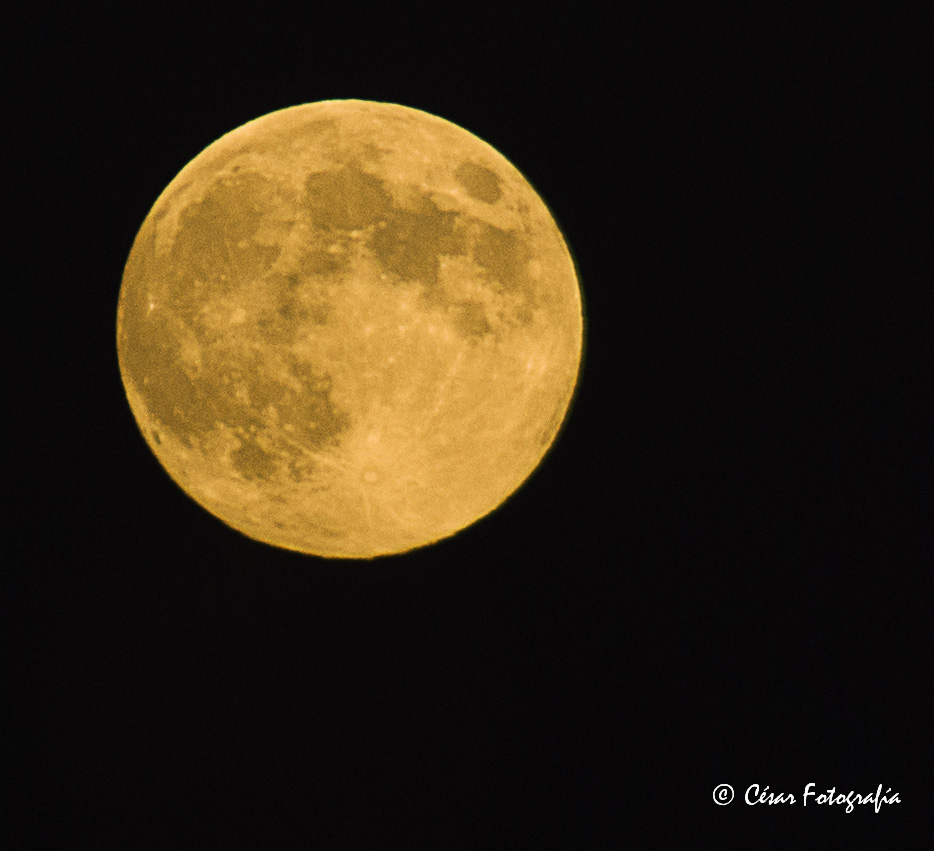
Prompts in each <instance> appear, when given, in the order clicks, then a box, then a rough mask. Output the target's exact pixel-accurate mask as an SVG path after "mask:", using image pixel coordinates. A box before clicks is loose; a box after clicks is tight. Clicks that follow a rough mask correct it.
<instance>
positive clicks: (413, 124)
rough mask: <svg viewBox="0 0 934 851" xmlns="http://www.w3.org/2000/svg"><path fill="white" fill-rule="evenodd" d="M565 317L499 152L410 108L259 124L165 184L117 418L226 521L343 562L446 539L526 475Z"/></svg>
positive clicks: (549, 406) (144, 244) (570, 312)
mask: <svg viewBox="0 0 934 851" xmlns="http://www.w3.org/2000/svg"><path fill="white" fill-rule="evenodd" d="M582 326H583V322H582V310H581V298H580V291H579V288H578V283H577V278H576V275H575V271H574V265H573V263H572V261H571V258H570V255H569V253H568V250H567V247H566V246H565V243H564V241H563V239H562V236H561V234H560V232H559V231H558V228H557V227H556V225H555V222H554V221H553V219H552V217H551V215H550V214H549V212H548V210H547V208H546V207H545V205H544V204H543V202H542V201H541V199H540V198H539V197H538V195H537V194H536V193H535V191H534V190H533V189H532V188H531V186H530V185H529V184H528V183H527V182H526V181H525V179H524V178H523V177H522V175H521V174H520V173H519V172H518V171H517V170H516V169H515V168H514V167H513V166H512V165H511V164H510V163H509V162H508V161H507V160H506V159H505V158H504V157H503V156H502V155H501V154H499V153H498V152H497V151H495V150H494V149H493V148H491V147H490V146H489V145H487V144H486V143H484V142H482V141H481V140H479V139H478V138H476V137H475V136H473V135H471V134H470V133H468V132H467V131H465V130H463V129H461V128H460V127H457V126H456V125H454V124H451V123H449V122H447V121H445V120H443V119H440V118H437V117H435V116H432V115H429V114H427V113H424V112H420V111H418V110H415V109H410V108H407V107H403V106H398V105H393V104H383V103H371V102H365V101H325V102H321V103H313V104H306V105H303V106H297V107H292V108H289V109H284V110H281V111H279V112H274V113H271V114H269V115H266V116H264V117H262V118H259V119H257V120H255V121H252V122H250V123H248V124H246V125H244V126H242V127H240V128H238V129H237V130H234V131H233V132H231V133H229V134H227V135H226V136H224V137H222V138H221V139H220V140H218V141H217V142H215V143H214V144H212V145H210V146H209V147H208V148H207V149H206V150H204V151H203V152H202V153H201V154H199V155H198V156H197V157H196V158H195V159H194V160H192V161H191V162H190V163H189V164H188V165H187V166H186V167H185V168H184V169H183V170H182V171H181V173H180V174H179V175H178V176H177V177H176V178H175V179H174V180H173V181H172V183H171V184H170V185H169V186H168V187H167V188H166V190H165V191H164V192H163V193H162V195H161V196H160V197H159V199H158V200H157V201H156V203H155V205H154V206H153V208H152V210H151V211H150V213H149V215H148V216H147V217H146V219H145V221H144V223H143V225H142V228H141V229H140V231H139V234H138V235H137V237H136V240H135V242H134V244H133V248H132V252H131V254H130V257H129V260H128V262H127V265H126V270H125V274H124V278H123V284H122V288H121V291H120V299H119V306H118V315H117V350H118V356H119V364H120V371H121V375H122V377H123V382H124V386H125V389H126V394H127V398H128V399H129V403H130V406H131V408H132V411H133V414H134V416H135V417H136V420H137V422H138V424H139V426H140V429H141V430H142V433H143V435H144V437H145V439H146V441H147V442H148V444H149V446H150V447H151V449H152V451H153V452H154V453H155V455H156V457H157V458H158V459H159V461H160V462H161V464H162V465H163V466H164V467H165V469H166V470H167V471H168V473H169V474H170V475H171V477H172V478H173V479H174V480H175V481H176V482H177V483H178V484H179V485H180V486H181V487H182V488H183V489H184V490H185V491H186V492H187V493H188V494H189V495H190V496H191V497H192V498H193V499H195V500H196V501H197V502H198V503H200V504H201V505H202V506H204V507H205V508H206V509H207V510H208V511H210V512H211V513H212V514H214V515H216V516H217V517H219V518H220V519H221V520H223V521H224V522H225V523H227V524H228V525H230V526H232V527H233V528H235V529H238V530H240V531H241V532H243V533H245V534H246V535H248V536H250V537H252V538H255V539H258V540H261V541H265V542H267V543H270V544H273V545H276V546H280V547H285V548H288V549H292V550H298V551H301V552H305V553H313V554H317V555H321V556H326V557H337V558H369V557H373V556H377V555H383V554H390V553H397V552H402V551H405V550H409V549H412V548H414V547H419V546H422V545H425V544H428V543H431V542H433V541H437V540H439V539H441V538H443V537H446V536H448V535H451V534H453V533H455V532H457V531H458V530H460V529H463V528H464V527H466V526H468V525H469V524H471V523H472V522H474V521H475V520H477V519H478V518H480V517H482V516H483V515H485V514H487V513H489V512H490V511H492V510H493V509H495V508H496V507H497V506H498V505H500V504H501V503H502V501H503V500H504V499H506V498H507V497H508V496H509V495H510V494H511V493H512V492H513V491H514V490H515V489H516V488H517V487H519V485H520V484H521V483H522V482H523V481H524V480H525V479H526V477H527V476H528V475H529V474H530V473H531V472H532V471H533V470H534V469H535V467H536V466H537V465H538V463H539V462H540V460H541V459H542V456H543V455H544V453H545V452H546V451H547V449H548V447H549V446H550V444H551V443H552V441H553V439H554V437H555V434H556V432H557V430H558V428H559V427H560V425H561V422H562V420H563V418H564V416H565V413H566V411H567V408H568V404H569V402H570V400H571V397H572V394H573V390H574V387H575V384H576V380H577V373H578V367H579V363H580V356H581V345H582V331H583V327H582Z"/></svg>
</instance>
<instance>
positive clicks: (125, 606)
mask: <svg viewBox="0 0 934 851" xmlns="http://www.w3.org/2000/svg"><path fill="white" fill-rule="evenodd" d="M506 5H508V4H506ZM712 5H715V4H701V5H698V4H689V3H684V4H673V7H672V8H671V9H669V10H667V11H666V10H664V9H660V8H658V7H657V6H656V5H655V4H649V5H646V7H645V9H644V10H643V9H641V8H640V7H638V6H634V5H630V4H627V5H626V6H625V9H626V11H625V12H619V13H617V14H618V16H616V15H614V16H611V17H608V18H606V19H605V20H600V19H599V18H597V17H595V16H594V15H593V14H592V13H584V12H576V11H568V10H567V9H565V11H563V12H561V13H549V12H548V11H546V9H545V8H544V6H543V7H541V8H539V9H538V10H537V11H529V12H527V13H523V14H521V15H520V14H512V15H510V14H508V13H507V12H504V11H503V10H499V11H495V12H494V11H493V9H492V8H491V9H487V10H484V9H483V8H482V7H481V8H478V7H457V6H455V5H453V4H443V5H442V6H441V8H439V9H437V10H436V11H435V12H434V13H432V14H429V15H427V16H426V15H425V13H424V12H423V11H416V10H415V9H414V8H413V9H409V10H406V9H399V8H397V7H394V8H393V9H392V10H391V11H389V10H383V11H382V12H380V13H378V14H375V13H374V12H373V11H372V10H371V9H369V8H367V7H365V6H348V7H345V8H344V9H343V10H342V11H337V10H336V9H334V8H332V7H331V6H321V5H317V4H316V5H313V6H308V7H307V11H305V12H300V11H298V12H291V11H289V12H286V11H284V10H281V9H277V8H276V6H275V5H269V6H266V5H264V6H262V7H259V6H258V7H256V8H254V9H252V10H246V9H244V10H238V9H237V7H235V6H234V5H233V4H227V5H220V4H201V5H200V6H199V7H198V8H190V9H189V10H188V11H181V10H171V9H169V8H167V7H164V6H161V5H158V4H156V5H147V6H135V5H131V6H128V7H127V9H126V10H125V11H123V12H121V13H119V14H116V15H115V16H110V15H108V16H104V15H97V16H93V15H91V13H89V12H88V11H87V9H85V8H82V7H80V6H77V5H72V4H69V5H64V4H58V6H57V7H56V4H44V5H43V6H42V17H41V20H40V19H38V18H37V17H36V18H31V17H30V16H29V14H28V13H26V12H14V13H13V17H12V19H10V23H11V25H10V26H5V27H4V33H5V34H4V36H3V40H4V51H3V62H4V63H5V65H6V68H7V70H6V71H5V72H4V80H5V86H6V87H7V91H8V94H12V101H8V106H7V108H6V110H5V121H4V124H5V130H4V134H3V136H4V144H5V145H9V146H10V152H9V154H8V156H7V157H6V158H5V163H6V174H5V181H4V182H5V184H6V187H7V197H6V199H5V200H6V204H5V207H6V211H7V221H6V224H5V228H4V230H5V237H6V239H5V242H6V257H5V263H4V267H5V269H6V281H5V284H6V285H5V301H4V303H5V310H4V323H5V326H6V329H5V330H6V332H5V333H4V334H3V335H0V336H2V340H3V345H4V346H5V347H7V346H9V349H7V351H6V352H5V356H4V357H3V364H4V370H5V372H6V377H5V379H4V390H5V392H4V396H5V401H4V405H3V416H2V419H0V422H2V462H3V481H4V493H5V496H6V498H7V504H8V506H9V507H8V510H7V512H5V515H4V516H5V535H4V546H3V549H4V556H3V567H2V568H0V583H2V584H0V616H2V620H0V629H2V633H0V663H2V669H0V676H2V679H0V701H2V702H0V713H2V714H0V722H2V727H0V732H2V738H0V747H2V750H0V789H2V798H0V847H3V848H5V849H6V848H9V849H16V851H18V850H19V849H32V848H42V849H48V848H73V847H79V846H82V845H89V846H93V847H95V848H120V849H128V848H137V847H149V846H152V847H160V848H183V847H184V848H212V847H217V848H240V847H243V848H291V847H302V848H327V849H330V848H343V847H353V848H366V849H377V848H391V847H400V848H415V847H429V848H434V849H442V848H443V849H454V848H469V849H488V848H500V847H502V848H536V849H543V848H561V849H602V851H608V850H609V849H619V848H625V847H639V848H664V847H676V848H688V847H691V848H693V847H723V846H726V845H729V844H731V843H734V842H735V843H737V844H738V845H739V846H740V847H747V848H752V847H755V848H772V847H775V848H779V847H828V848H829V847H846V848H858V847H873V848H878V847H921V846H918V845H914V844H912V845H911V846H910V845H909V843H915V842H917V839H918V836H919V835H920V834H919V831H925V835H926V837H927V838H930V837H931V836H932V835H934V827H932V812H934V803H932V801H934V797H932V795H934V783H932V778H931V766H932V747H931V734H930V717H929V716H930V714H931V713H930V710H931V705H930V701H929V699H928V686H929V685H930V682H931V638H930V616H931V603H932V599H934V598H932V593H931V592H932V587H931V579H930V575H931V567H932V564H934V417H932V412H931V404H930V402H931V398H930V397H931V388H932V384H931V381H930V371H931V370H930V367H931V326H932V312H931V310H930V309H929V307H928V304H927V301H928V298H929V291H930V287H931V278H932V265H931V263H930V258H929V256H926V252H928V251H929V250H930V243H931V233H930V230H929V228H928V226H927V225H926V223H925V216H929V215H930V198H931V195H930V191H929V189H930V181H929V180H928V176H929V172H930V164H931V159H930V152H931V150H934V140H932V134H931V125H930V116H931V104H932V92H934V82H932V81H934V74H932V67H931V59H930V50H929V45H927V44H926V43H924V42H925V40H924V39H923V38H922V35H921V33H922V32H923V31H922V29H921V27H920V18H919V19H918V20H917V21H913V20H911V19H909V17H908V16H900V15H897V14H896V13H893V12H888V11H881V10H880V11H878V12H876V13H874V14H871V15H866V16H865V17H863V18H855V17H851V16H850V14H847V15H843V14H841V15H839V16H834V15H829V14H823V15H820V14H816V13H812V17H810V18H806V19H805V18H798V17H796V16H795V15H793V14H792V13H790V12H787V13H786V12H782V11H767V10H763V9H759V8H756V10H755V11H750V12H747V13H746V14H745V16H743V15H739V16H737V15H736V14H735V13H733V12H731V13H730V14H726V13H719V12H716V13H714V12H713V10H712V9H707V8H704V6H712ZM758 5H760V4H757V6H758ZM766 5H770V4H766ZM192 6H193V7H194V6H197V4H192ZM23 8H25V7H23ZM568 8H570V7H568ZM374 15H375V16H374ZM347 97H354V98H362V99H369V100H384V101H391V102H398V103H402V104H405V105H408V106H413V107H417V108H420V109H423V110H425V111H428V112H431V113H434V114H437V115H440V116H442V117H444V118H446V119H448V120H450V121H453V122H455V123H457V124H460V125H461V126H463V127H465V128H467V129H468V130H470V131H471V132H473V133H475V134H476V135H478V136H480V137H481V138H482V139H484V140H486V141H487V142H489V143H490V144H492V145H493V146H494V147H496V148H498V149H499V150H500V151H501V152H502V153H503V154H505V155H506V156H507V157H508V158H509V159H510V160H511V161H513V162H514V163H515V164H516V165H517V167H519V168H520V170H522V171H523V173H524V174H525V175H526V176H527V177H528V178H529V180H530V181H531V182H532V183H533V185H534V186H535V187H536V188H537V189H538V191H539V192H540V193H541V195H542V196H543V198H544V199H545V201H546V202H547V203H548V204H549V206H550V208H551V209H552V211H553V213H554V214H555V217H556V218H557V220H558V222H559V225H560V226H561V228H562V230H563V232H564V234H565V236H566V238H567V241H568V243H569V245H570V247H571V249H572V251H573V253H574V256H575V259H576V262H577V265H578V270H579V273H580V278H581V281H582V286H583V290H584V295H585V299H586V320H587V342H586V359H585V363H584V369H583V373H582V378H581V381H580V384H579V388H578V393H577V396H576V399H575V402H574V405H573V408H572V411H571V415H570V417H569V419H568V420H567V423H566V426H565V428H564V430H563V432H562V434H561V436H560V438H559V441H558V443H557V444H556V446H555V447H554V448H553V450H552V451H551V453H550V454H549V455H548V457H547V459H546V462H545V463H544V465H543V466H542V467H541V468H540V469H539V470H538V471H537V472H536V473H535V474H534V475H533V476H532V477H531V479H530V480H529V481H528V482H527V483H526V484H525V486H524V487H523V488H521V489H520V491H519V492H518V493H516V494H515V495H514V497H513V498H512V499H511V500H509V501H508V502H507V503H506V504H505V505H504V506H503V507H502V508H501V509H500V510H499V511H497V512H495V513H494V514H493V515H491V516H489V517H488V518H486V519H484V520H483V521H481V522H480V523H478V524H477V525H475V526H474V527H472V528H470V529H468V530H466V531H464V532H462V533H461V534H459V535H457V536H455V537H454V538H451V539H448V540H446V541H444V542H442V543H439V544H438V545H436V546H433V547H430V548H427V549H423V550H420V551H416V552H414V553H411V554H408V555H404V556H399V557H395V558H386V559H381V560H378V561H375V562H361V563H341V562H336V563H335V562H327V561H324V560H320V559H316V558H313V557H305V556H300V555H298V554H294V553H289V552H285V551H278V550H276V549H274V548H271V547H268V546H266V545H263V544H260V543H257V542H254V541H252V540H249V539H247V538H245V537H243V536H242V535H240V534H239V533H237V532H235V531H233V530H230V529H228V528H227V527H226V526H224V525H223V524H222V523H220V522H219V521H217V520H215V519H214V518H213V517H212V516H211V515H209V514H208V513H206V512H205V511H204V510H202V509H201V508H200V507H198V506H197V505H196V504H195V503H193V502H192V501H191V500H190V499H189V498H188V497H187V496H185V495H184V494H183V493H182V492H181V490H180V489H178V488H177V487H176V485H175V484H174V483H173V482H172V481H171V480H170V479H169V478H168V476H167V475H166V474H165V473H164V472H163V471H162V469H161V467H160V466H159V464H158V463H157V461H156V460H155V458H154V457H153V456H152V455H151V454H150V452H149V450H148V448H147V447H146V445H145V443H144V441H143V440H142V438H141V436H140V434H139V432H138V430H137V427H136V424H135V422H134V420H133V418H132V415H131V413H130V410H129V406H128V405H127V403H126V400H125V397H124V395H123V388H122V385H121V382H120V376H119V372H118V368H117V360H116V346H115V315H116V304H117V295H118V290H119V286H120V279H121V274H122V270H123V264H124V263H125V261H126V257H127V255H128V253H129V250H130V246H131V244H132V241H133V238H134V236H135V234H136V231H137V229H138V227H139V226H140V224H141V223H142V221H143V219H144V217H145V215H146V213H147V212H148V210H149V208H150V206H151V205H152V203H153V202H154V201H155V199H156V197H157V196H158V195H159V193H160V192H161V191H162V189H163V188H164V187H165V186H166V185H167V184H168V183H169V181H170V180H171V179H172V178H173V177H174V176H175V174H176V173H177V172H178V171H179V170H180V168H181V167H182V166H183V165H185V164H186V163H187V162H188V161H189V160H190V159H192V157H194V156H195V155H196V154H197V153H199V152H200V151H201V150H202V149H203V148H204V147H206V146H207V145H208V144H210V143H211V142H213V141H214V140H215V139H217V138H218V137H219V136H221V135H222V134H223V133H225V132H227V131H229V130H231V129H233V128H235V127H237V126H239V125H241V124H243V123H245V122H246V121H248V120H251V119H253V118H256V117H258V116H260V115H263V114H265V113H267V112H271V111H273V110H275V109H280V108H284V107H287V106H292V105H295V104H298V103H303V102H310V101H316V100H325V99H331V98H347ZM808 782H814V783H816V784H817V788H818V790H824V789H826V788H828V787H830V786H836V787H837V788H838V790H843V791H849V790H850V789H855V790H857V791H866V790H869V791H873V790H875V788H876V786H877V784H879V783H881V784H882V786H883V791H885V789H887V788H891V789H892V790H893V791H897V792H898V793H899V795H900V797H901V799H902V801H903V803H901V804H899V805H897V806H890V807H885V808H884V809H883V811H882V812H880V813H878V814H876V813H875V812H873V811H872V808H871V807H861V808H859V809H858V811H857V812H854V813H852V814H846V813H845V812H844V808H843V807H842V806H837V807H826V806H825V807H815V806H813V805H812V806H809V807H808V808H807V809H806V810H805V809H802V807H801V804H800V796H801V793H802V791H803V789H804V786H805V784H806V783H808ZM720 783H730V784H732V785H733V786H734V787H735V788H736V790H737V800H736V801H734V802H733V804H732V805H731V806H728V807H718V806H716V805H715V804H714V803H713V801H712V797H711V796H712V792H713V789H714V787H715V786H717V785H718V784H720ZM752 783H759V784H760V785H761V786H763V787H764V786H766V785H768V786H769V787H770V788H771V790H772V791H782V792H792V793H794V794H795V796H796V797H797V798H798V803H797V804H796V805H794V806H773V807H765V806H759V807H748V806H746V805H745V804H744V803H743V802H742V796H743V793H744V790H745V789H746V787H747V786H749V785H750V784H752Z"/></svg>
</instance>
